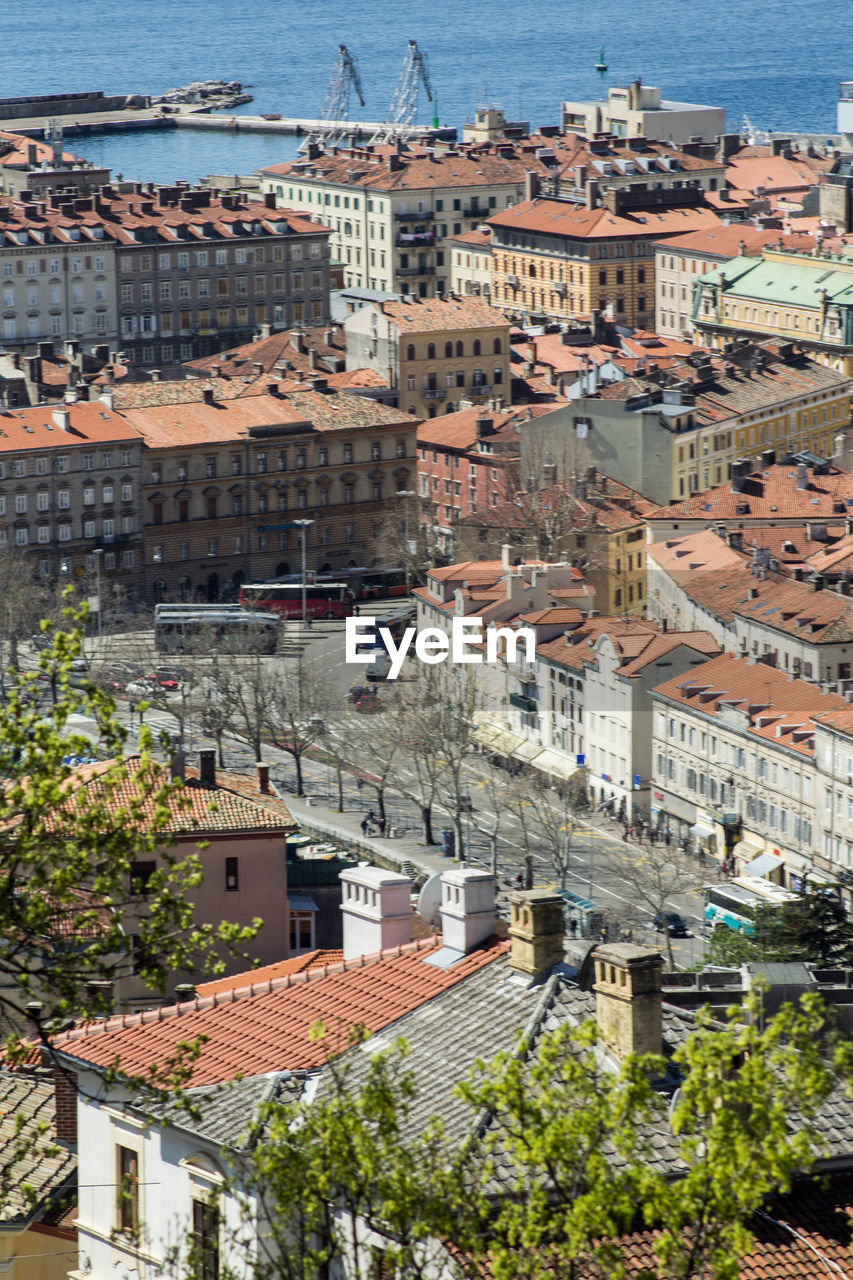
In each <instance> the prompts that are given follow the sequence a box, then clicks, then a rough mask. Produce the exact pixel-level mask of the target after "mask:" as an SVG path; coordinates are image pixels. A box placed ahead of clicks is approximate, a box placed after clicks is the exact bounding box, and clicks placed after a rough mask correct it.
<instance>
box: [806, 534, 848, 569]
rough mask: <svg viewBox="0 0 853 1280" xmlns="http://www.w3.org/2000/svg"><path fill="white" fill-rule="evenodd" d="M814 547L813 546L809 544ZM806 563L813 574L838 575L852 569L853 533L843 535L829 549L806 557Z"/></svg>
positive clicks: (823, 548)
mask: <svg viewBox="0 0 853 1280" xmlns="http://www.w3.org/2000/svg"><path fill="white" fill-rule="evenodd" d="M811 545H812V546H814V544H813V543H812V544H811ZM806 563H807V564H808V566H809V568H810V569H813V570H814V571H815V573H828V574H832V575H835V574H839V573H844V571H845V570H847V571H848V572H849V571H850V570H851V569H853V533H848V534H845V535H844V536H843V537H841V538H839V540H838V541H837V542H836V543H834V544H833V545H832V546H831V547H822V548H821V549H820V550H819V551H813V552H812V553H811V554H810V555H808V558H807V561H806Z"/></svg>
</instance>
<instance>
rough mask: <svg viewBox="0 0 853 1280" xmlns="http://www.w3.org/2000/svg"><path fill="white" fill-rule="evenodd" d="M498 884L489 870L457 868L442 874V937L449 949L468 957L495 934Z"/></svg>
mask: <svg viewBox="0 0 853 1280" xmlns="http://www.w3.org/2000/svg"><path fill="white" fill-rule="evenodd" d="M496 889H497V881H496V880H495V877H494V876H493V875H492V874H491V873H490V872H488V871H478V870H477V869H476V868H474V867H458V868H457V867H454V868H453V869H452V870H450V871H444V872H442V875H441V934H442V939H443V941H444V945H445V946H446V947H450V948H451V949H452V950H453V951H462V952H464V953H465V954H466V955H467V954H468V952H469V951H473V950H474V948H475V947H479V946H480V945H481V944H482V943H483V942H486V941H487V940H488V939H489V938H490V937H491V936H492V934H493V933H494V931H495V891H496Z"/></svg>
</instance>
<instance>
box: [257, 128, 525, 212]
mask: <svg viewBox="0 0 853 1280" xmlns="http://www.w3.org/2000/svg"><path fill="white" fill-rule="evenodd" d="M534 150H535V149H534V148H530V149H529V151H528V152H526V153H525V154H523V155H522V151H521V149H520V148H519V147H518V146H513V153H512V154H511V155H506V156H504V155H501V154H500V153H499V150H498V148H496V147H494V146H492V145H491V144H488V143H487V144H485V145H484V146H473V147H465V148H463V147H461V146H456V147H452V148H448V149H446V150H443V149H442V148H441V146H433V147H431V148H430V151H431V154H427V152H426V149H425V148H424V147H422V146H418V145H417V144H410V145H409V146H408V148H407V149H406V150H404V151H403V152H402V153H401V154H400V155H399V157H397V158H396V159H392V155H393V153H394V151H395V148H394V147H391V146H377V147H375V148H374V150H373V153H372V154H371V153H369V152H367V151H365V150H364V148H361V147H355V148H350V147H344V148H341V149H339V150H338V152H337V154H331V153H328V154H327V153H325V152H324V153H323V154H321V155H320V156H318V157H317V158H316V159H314V160H307V159H298V160H288V161H285V162H284V163H283V164H275V165H270V166H269V167H268V168H266V169H262V170H261V173H262V174H265V175H266V174H268V175H270V176H272V177H292V178H294V179H297V180H298V179H299V178H304V179H305V180H306V181H309V182H310V181H312V180H313V181H318V180H319V181H323V182H330V183H333V184H335V185H336V186H347V187H363V188H367V189H369V190H374V191H426V190H429V189H431V188H436V187H439V188H448V187H494V186H517V187H520V186H521V185H522V184H523V183H524V175H525V173H526V172H527V171H528V170H529V169H536V170H537V171H538V172H539V173H541V174H545V173H547V172H548V170H547V168H546V166H545V165H543V164H542V163H541V161H538V160H536V158H535V155H534V154H533V152H534ZM392 164H394V165H398V166H399V167H397V168H391V165H392ZM485 212H486V211H485V210H484V213H485ZM415 217H416V215H415V214H414V213H413V214H412V220H413V221H414V220H415Z"/></svg>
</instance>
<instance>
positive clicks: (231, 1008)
mask: <svg viewBox="0 0 853 1280" xmlns="http://www.w3.org/2000/svg"><path fill="white" fill-rule="evenodd" d="M439 949H440V943H439V941H438V940H437V939H433V940H431V941H428V942H417V943H410V944H409V945H408V946H406V947H401V948H396V949H394V950H393V951H385V952H380V953H379V954H378V955H376V956H369V957H360V958H359V959H358V960H355V961H341V962H339V963H338V964H335V965H330V966H329V967H328V970H324V969H319V970H317V969H309V970H306V971H304V972H300V973H291V974H288V975H286V976H284V977H282V978H278V979H272V980H269V981H267V982H265V983H263V984H262V985H261V987H260V989H259V990H258V989H256V990H255V994H251V989H250V990H249V991H248V992H246V991H234V990H228V991H226V992H224V993H220V994H218V995H213V996H209V997H207V998H205V999H196V1000H193V1001H188V1002H186V1003H184V1004H179V1005H174V1006H169V1007H166V1008H160V1009H155V1010H149V1011H148V1012H145V1013H140V1014H126V1015H123V1016H121V1017H116V1018H110V1019H107V1020H106V1021H104V1022H101V1023H97V1024H90V1025H88V1026H84V1027H78V1028H75V1029H73V1030H71V1031H68V1032H66V1033H64V1034H62V1035H60V1036H59V1037H57V1039H56V1041H55V1044H56V1047H57V1049H58V1050H59V1052H60V1053H62V1054H63V1055H68V1056H69V1057H71V1058H73V1059H76V1060H80V1061H84V1062H88V1063H92V1064H93V1065H94V1066H99V1067H108V1066H110V1065H111V1064H113V1063H114V1062H115V1061H116V1059H117V1058H118V1059H119V1060H120V1061H121V1065H122V1069H123V1070H124V1071H126V1072H129V1073H135V1072H140V1071H145V1070H147V1069H148V1068H149V1067H150V1066H152V1065H154V1064H155V1063H160V1062H162V1061H163V1060H164V1059H165V1058H166V1057H168V1055H170V1054H171V1053H173V1052H174V1051H175V1050H176V1048H177V1046H178V1044H179V1043H182V1042H186V1041H191V1040H194V1039H196V1038H198V1037H206V1042H205V1043H204V1045H203V1046H202V1048H201V1052H200V1055H199V1057H198V1059H197V1061H196V1063H195V1065H194V1067H193V1071H192V1084H193V1085H194V1086H197V1085H203V1084H214V1083H217V1082H219V1081H224V1080H228V1079H230V1078H231V1077H232V1076H233V1075H234V1074H236V1073H237V1072H241V1073H242V1074H243V1075H247V1076H252V1075H261V1074H263V1073H265V1072H268V1071H280V1070H285V1069H287V1070H297V1069H299V1068H308V1067H316V1066H319V1065H320V1064H321V1063H322V1062H323V1061H324V1059H325V1053H324V1050H323V1047H322V1045H321V1044H320V1043H319V1042H316V1041H312V1040H311V1038H310V1034H309V1033H310V1030H311V1028H312V1026H314V1024H315V1023H316V1022H318V1021H320V1020H322V1021H323V1022H324V1023H325V1024H326V1027H327V1029H328V1033H329V1037H330V1038H331V1039H332V1040H333V1041H335V1042H338V1041H345V1039H346V1034H347V1032H348V1031H349V1030H350V1029H351V1028H352V1027H355V1026H357V1025H359V1024H363V1025H365V1026H366V1027H367V1028H368V1029H369V1030H370V1031H374V1032H375V1031H379V1030H381V1029H382V1028H383V1027H385V1026H387V1025H388V1024H389V1023H391V1022H393V1021H395V1020H396V1019H397V1018H400V1017H402V1016H403V1014H405V1013H408V1012H410V1011H411V1010H412V1009H414V1008H416V1007H417V1006H419V1005H421V1004H423V1003H425V1002H426V1001H427V1000H430V999H431V998H432V997H433V996H435V995H438V994H439V993H440V992H442V991H446V990H447V989H448V988H450V987H453V986H455V985H456V983H458V982H461V981H462V980H463V979H465V978H467V977H469V976H470V975H471V974H473V973H475V972H477V970H479V969H480V968H482V967H483V966H484V965H488V964H491V963H492V962H493V961H494V960H496V959H498V958H499V957H500V956H502V955H504V954H505V953H506V951H507V950H508V949H509V946H508V943H507V942H500V941H497V940H496V939H493V940H492V941H491V942H490V943H488V944H487V945H486V946H485V947H482V948H480V949H479V950H477V951H473V952H471V953H470V954H469V955H467V956H465V957H464V958H463V959H462V960H460V961H459V962H458V963H457V964H455V965H453V966H451V968H449V969H442V968H438V967H437V966H436V965H432V964H428V963H425V960H426V958H427V957H428V956H430V955H433V954H435V952H436V951H438V950H439Z"/></svg>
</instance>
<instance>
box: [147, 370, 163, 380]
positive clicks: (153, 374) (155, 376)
mask: <svg viewBox="0 0 853 1280" xmlns="http://www.w3.org/2000/svg"><path fill="white" fill-rule="evenodd" d="M148 376H149V378H150V379H151V381H152V382H159V381H160V370H159V369H149V370H148Z"/></svg>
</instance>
